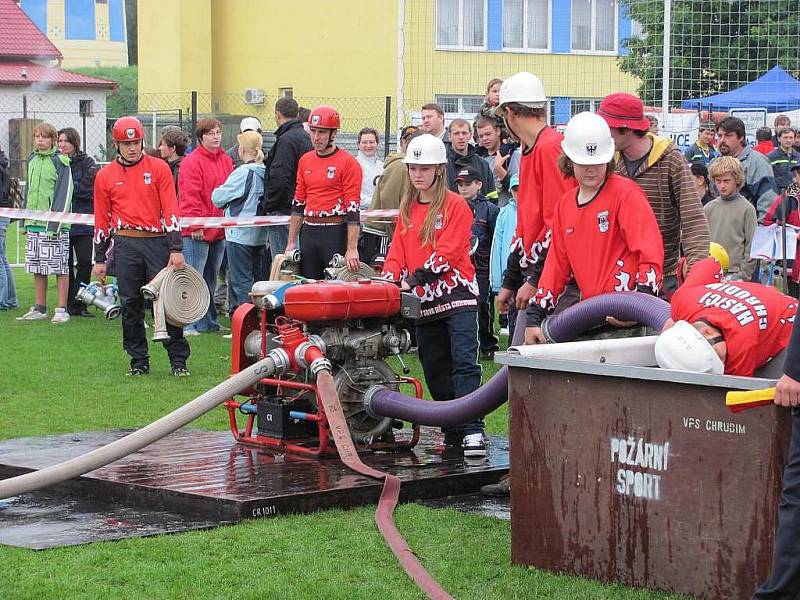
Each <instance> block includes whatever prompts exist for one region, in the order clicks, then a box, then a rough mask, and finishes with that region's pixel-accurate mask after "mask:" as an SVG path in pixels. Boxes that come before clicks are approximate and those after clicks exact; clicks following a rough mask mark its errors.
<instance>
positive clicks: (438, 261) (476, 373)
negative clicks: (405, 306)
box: [383, 134, 486, 457]
mask: <svg viewBox="0 0 800 600" xmlns="http://www.w3.org/2000/svg"><path fill="white" fill-rule="evenodd" d="M403 162H404V163H405V164H406V165H407V167H408V176H409V181H410V185H409V186H408V191H407V193H406V195H405V196H404V197H403V198H402V200H401V201H400V215H399V217H398V219H397V227H396V229H395V232H394V237H393V238H392V244H391V246H390V247H389V253H388V254H387V256H386V261H385V262H384V265H383V274H384V276H385V277H387V278H388V279H391V280H392V281H399V282H400V286H401V288H402V289H403V290H410V291H411V292H412V293H413V294H414V295H416V296H417V297H419V298H420V300H421V302H422V307H421V313H422V314H421V317H420V318H419V319H418V321H417V328H416V330H417V349H418V355H419V360H420V363H422V370H423V372H424V373H425V382H426V383H427V384H428V389H429V390H430V392H431V396H432V397H433V399H434V400H439V401H441V400H452V399H453V398H461V397H462V396H465V395H466V394H469V393H470V392H473V391H475V390H476V389H477V388H478V386H480V384H481V368H480V365H479V364H478V284H477V282H476V280H475V268H474V267H473V265H472V260H471V259H470V255H469V251H470V242H471V238H472V221H473V216H472V209H470V207H469V205H468V204H467V202H466V201H465V200H464V199H463V198H462V197H461V196H459V195H458V194H454V193H453V192H451V191H449V190H448V189H447V171H446V164H447V152H446V151H445V147H444V143H443V142H442V141H441V140H440V139H439V138H437V137H435V136H432V135H430V134H425V135H421V136H419V137H416V138H414V139H413V140H411V142H410V143H409V144H408V149H407V150H406V157H405V159H404V160H403ZM442 431H443V432H444V434H445V438H444V443H445V445H446V446H457V447H462V448H463V450H464V455H465V456H477V457H481V456H485V455H486V444H485V439H484V429H483V421H482V420H477V421H474V422H472V423H464V424H462V425H460V426H457V427H446V428H442Z"/></svg>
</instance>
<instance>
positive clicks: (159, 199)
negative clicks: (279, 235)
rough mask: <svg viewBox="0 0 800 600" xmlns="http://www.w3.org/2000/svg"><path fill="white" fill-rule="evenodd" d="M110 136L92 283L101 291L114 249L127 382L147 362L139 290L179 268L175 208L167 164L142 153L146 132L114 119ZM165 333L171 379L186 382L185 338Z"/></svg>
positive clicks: (98, 191) (98, 196) (131, 121)
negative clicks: (113, 154)
mask: <svg viewBox="0 0 800 600" xmlns="http://www.w3.org/2000/svg"><path fill="white" fill-rule="evenodd" d="M112 136H113V138H114V144H115V146H116V148H117V158H116V160H114V161H113V162H111V163H110V164H108V165H106V166H105V167H103V169H101V170H100V172H99V173H98V174H97V178H96V179H95V183H94V246H95V265H94V268H93V269H92V275H94V276H95V277H97V278H98V279H99V280H100V282H101V283H102V284H105V279H106V271H107V268H106V256H107V255H108V254H109V250H112V249H113V261H114V275H115V276H116V278H117V286H118V287H119V296H120V301H121V304H122V347H123V348H124V349H125V352H127V353H128V355H129V356H130V370H129V371H128V375H132V376H136V375H147V374H148V373H149V372H150V356H149V354H148V348H147V338H146V337H145V330H144V297H143V296H142V294H141V292H140V288H141V287H142V286H143V285H145V284H146V283H148V282H149V281H150V280H151V279H152V278H153V277H155V276H156V274H158V272H159V271H161V270H162V269H163V268H164V267H166V266H171V267H174V268H176V269H183V268H185V262H184V258H183V241H182V240H181V231H180V225H179V224H178V202H177V199H176V197H175V185H174V183H173V180H172V173H171V172H170V169H169V166H168V165H167V163H166V162H164V161H163V160H160V159H157V158H152V157H150V156H147V155H145V154H144V153H143V151H142V148H143V145H144V142H143V140H144V130H143V129H142V124H141V123H140V122H139V120H138V119H137V118H135V117H122V118H120V119H117V122H116V123H114V128H113V130H112ZM112 234H113V244H112ZM167 333H168V334H169V340H168V341H166V342H164V348H165V349H166V351H167V355H168V356H169V362H170V364H171V365H172V373H173V375H175V376H176V377H188V376H189V371H188V369H187V368H186V361H187V359H188V358H189V352H190V351H189V343H188V342H187V341H186V339H185V338H184V337H183V330H182V329H181V328H180V327H176V326H174V325H170V324H169V323H167Z"/></svg>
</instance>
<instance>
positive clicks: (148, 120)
mask: <svg viewBox="0 0 800 600" xmlns="http://www.w3.org/2000/svg"><path fill="white" fill-rule="evenodd" d="M295 100H297V102H298V104H299V105H300V106H301V107H305V108H308V109H312V108H314V107H315V106H319V105H320V104H330V105H332V106H334V107H336V109H337V110H338V111H339V114H340V115H341V118H342V128H341V130H340V131H339V134H338V135H337V144H338V145H339V146H341V147H343V148H345V149H346V150H347V151H348V152H352V153H353V154H355V153H356V152H357V151H358V147H357V136H358V132H359V131H360V130H361V129H363V128H364V127H371V128H373V129H375V130H376V131H378V132H379V137H380V143H381V144H385V141H386V139H387V138H388V139H390V140H393V138H394V137H395V135H394V134H395V128H396V115H394V114H393V110H392V98H391V97H390V96H376V97H349V98H332V97H316V96H309V97H296V98H295ZM274 106H275V98H266V97H264V96H259V95H257V94H253V95H251V96H250V97H245V94H232V93H231V94H210V93H199V92H194V91H190V92H186V93H181V94H140V95H139V118H140V119H141V120H142V124H143V125H144V128H145V140H146V143H147V144H148V145H153V146H156V145H157V144H158V140H159V138H160V132H161V131H163V129H164V127H166V126H169V125H177V126H179V127H181V129H183V130H184V131H186V132H187V133H188V134H189V135H192V132H193V130H194V126H195V124H196V123H197V121H198V120H199V119H202V118H205V117H214V118H215V119H218V120H219V121H220V122H221V123H222V145H223V146H224V147H225V148H229V147H231V146H234V145H236V136H237V135H238V133H239V123H240V122H241V120H242V119H243V118H245V117H256V118H257V119H258V120H259V121H261V127H262V130H263V134H264V139H265V141H266V142H267V143H268V144H271V143H272V141H274V135H273V131H274V130H275V129H276V128H277V124H276V123H275V111H274ZM387 134H388V135H387Z"/></svg>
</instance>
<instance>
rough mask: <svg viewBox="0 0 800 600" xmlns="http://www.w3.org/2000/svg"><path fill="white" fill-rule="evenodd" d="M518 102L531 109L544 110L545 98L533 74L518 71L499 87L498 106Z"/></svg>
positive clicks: (541, 86) (538, 81)
mask: <svg viewBox="0 0 800 600" xmlns="http://www.w3.org/2000/svg"><path fill="white" fill-rule="evenodd" d="M511 102H518V103H519V104H524V105H525V106H530V107H531V108H544V106H545V105H546V104H547V96H546V95H545V93H544V86H543V85H542V82H541V80H540V79H539V78H538V77H537V76H536V75H534V74H533V73H528V72H527V71H520V72H519V73H514V74H513V75H512V76H511V77H509V78H508V79H506V80H505V81H503V83H502V84H501V85H500V103H499V104H500V106H503V105H504V104H509V103H511Z"/></svg>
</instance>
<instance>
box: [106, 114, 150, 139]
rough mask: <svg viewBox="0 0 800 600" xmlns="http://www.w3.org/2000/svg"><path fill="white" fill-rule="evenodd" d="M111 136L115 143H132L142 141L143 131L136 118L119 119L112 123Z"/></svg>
mask: <svg viewBox="0 0 800 600" xmlns="http://www.w3.org/2000/svg"><path fill="white" fill-rule="evenodd" d="M111 135H112V137H113V138H114V141H115V142H133V141H136V140H143V139H144V129H142V124H141V122H140V121H139V119H137V118H136V117H120V118H119V119H117V121H116V122H115V123H114V129H113V130H112V131H111Z"/></svg>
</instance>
